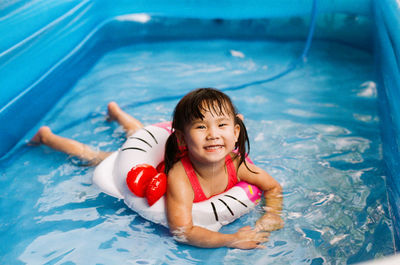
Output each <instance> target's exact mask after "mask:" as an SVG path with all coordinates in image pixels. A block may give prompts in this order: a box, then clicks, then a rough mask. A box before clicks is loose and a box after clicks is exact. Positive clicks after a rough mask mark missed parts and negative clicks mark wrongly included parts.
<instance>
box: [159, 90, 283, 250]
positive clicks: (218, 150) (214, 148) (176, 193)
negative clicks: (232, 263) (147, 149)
mask: <svg viewBox="0 0 400 265" xmlns="http://www.w3.org/2000/svg"><path fill="white" fill-rule="evenodd" d="M172 129H173V133H172V134H171V136H170V137H169V138H168V140H167V144H166V150H165V171H166V173H167V174H168V188H167V217H168V223H169V227H170V230H171V233H172V234H173V235H174V236H175V238H176V240H178V241H180V242H182V243H187V244H190V245H194V246H199V247H209V248H212V247H222V246H226V247H232V248H241V249H251V248H257V247H263V245H261V243H263V242H266V241H267V240H268V236H269V232H270V231H273V230H277V229H280V228H282V227H283V221H282V219H281V217H280V213H281V210H282V188H281V186H280V185H279V183H278V182H277V181H276V180H275V179H273V178H272V177H271V176H270V175H269V174H268V173H267V172H265V171H264V170H262V169H260V168H259V167H257V166H255V165H254V164H251V163H246V153H247V151H248V150H246V149H248V148H249V139H248V136H247V132H246V127H245V126H244V123H243V121H242V119H241V118H240V117H239V115H238V113H237V111H236V108H235V107H234V105H233V104H232V102H231V100H230V98H229V97H228V96H227V95H225V94H224V93H222V92H220V91H218V90H215V89H211V88H202V89H197V90H194V91H192V92H190V93H189V94H187V95H186V96H185V97H183V98H182V99H181V101H180V102H179V103H178V105H177V106H176V108H175V111H174V115H173V121H172ZM239 181H246V182H248V183H251V184H254V185H256V186H257V187H259V188H260V189H261V190H263V191H264V197H265V199H266V207H265V209H266V213H265V214H264V215H263V216H262V217H261V218H260V219H259V220H258V221H257V222H256V226H255V228H254V229H252V228H251V227H249V226H247V227H243V228H241V229H239V231H237V232H236V233H234V234H222V233H219V232H214V231H210V230H207V229H205V228H202V227H199V226H194V225H193V222H192V206H193V203H194V202H200V201H203V200H207V199H208V198H210V197H212V196H214V195H217V194H220V193H222V192H224V191H226V190H228V189H230V188H231V187H233V186H234V185H235V184H236V183H237V182H239Z"/></svg>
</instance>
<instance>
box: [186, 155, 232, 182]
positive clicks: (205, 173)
mask: <svg viewBox="0 0 400 265" xmlns="http://www.w3.org/2000/svg"><path fill="white" fill-rule="evenodd" d="M189 159H190V161H191V162H192V165H193V168H194V170H195V171H196V173H197V174H198V177H200V178H202V179H204V180H208V179H213V178H215V177H216V176H217V175H219V174H220V173H221V172H223V173H225V159H224V160H222V161H218V162H215V163H199V162H196V161H194V159H191V158H190V156H189Z"/></svg>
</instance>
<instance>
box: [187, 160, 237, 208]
mask: <svg viewBox="0 0 400 265" xmlns="http://www.w3.org/2000/svg"><path fill="white" fill-rule="evenodd" d="M181 162H182V165H183V168H184V169H185V171H186V175H187V176H188V178H189V181H190V184H191V185H192V188H193V192H194V199H193V202H201V201H205V200H207V199H208V198H207V196H206V195H205V194H204V191H203V189H202V188H201V185H200V182H199V179H198V178H197V175H196V172H195V171H194V168H193V166H192V162H190V159H189V157H188V156H184V157H182V158H181ZM225 165H226V169H227V171H228V184H227V186H226V188H225V190H224V191H223V192H225V191H227V190H229V189H230V188H232V187H233V186H235V185H236V183H238V179H237V175H236V169H235V165H234V163H233V161H232V158H231V156H230V155H227V156H226V157H225Z"/></svg>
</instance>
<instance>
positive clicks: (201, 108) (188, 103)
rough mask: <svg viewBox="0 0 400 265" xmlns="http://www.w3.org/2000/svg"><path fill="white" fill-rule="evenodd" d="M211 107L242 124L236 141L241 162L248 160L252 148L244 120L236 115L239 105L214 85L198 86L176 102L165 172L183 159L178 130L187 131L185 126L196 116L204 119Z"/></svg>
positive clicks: (214, 112)
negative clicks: (208, 86) (211, 86)
mask: <svg viewBox="0 0 400 265" xmlns="http://www.w3.org/2000/svg"><path fill="white" fill-rule="evenodd" d="M206 111H210V112H212V113H213V114H216V115H223V114H227V115H231V116H233V118H234V122H235V125H236V124H238V125H239V126H240V133H239V137H238V141H237V142H236V144H235V149H237V151H238V156H237V157H238V158H239V159H240V160H239V166H240V165H241V164H242V163H244V164H245V165H246V167H247V168H248V166H247V164H246V155H247V154H248V153H249V152H250V143H249V137H248V135H247V130H246V127H245V125H244V123H243V121H242V120H241V119H240V118H239V117H238V116H237V114H238V113H237V109H236V107H235V106H234V105H233V103H232V101H231V99H230V98H229V96H227V95H226V94H224V93H223V92H221V91H219V90H216V89H214V88H199V89H196V90H193V91H191V92H189V93H188V94H186V95H185V96H184V97H183V98H182V99H181V100H180V101H179V102H178V104H177V105H176V107H175V110H174V113H173V119H172V130H173V133H172V134H171V135H170V136H169V137H168V139H167V142H166V146H165V154H164V162H165V172H166V173H167V174H168V172H169V170H170V169H171V168H172V167H173V165H174V164H175V163H176V162H178V161H179V160H180V158H181V157H180V156H179V155H180V154H181V152H182V151H181V150H180V147H179V143H178V138H177V136H176V132H177V131H180V132H182V133H183V132H184V129H185V126H187V125H189V124H190V123H192V122H193V121H195V120H198V119H201V120H202V119H204V115H203V113H204V112H206Z"/></svg>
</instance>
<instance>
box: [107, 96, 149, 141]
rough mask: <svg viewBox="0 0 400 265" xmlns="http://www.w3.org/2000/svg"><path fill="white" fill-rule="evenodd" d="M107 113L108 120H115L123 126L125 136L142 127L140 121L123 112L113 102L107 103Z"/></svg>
mask: <svg viewBox="0 0 400 265" xmlns="http://www.w3.org/2000/svg"><path fill="white" fill-rule="evenodd" d="M108 115H109V120H110V121H112V120H116V121H117V122H118V123H119V124H120V125H121V126H122V127H123V128H124V130H125V132H126V135H127V136H130V135H132V134H133V133H134V132H136V131H137V130H139V129H140V128H143V124H142V123H141V122H140V121H138V120H137V119H135V118H133V117H132V116H131V115H129V114H128V113H126V112H124V111H123V110H122V109H121V108H120V107H119V106H118V104H117V103H115V102H110V103H108Z"/></svg>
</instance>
